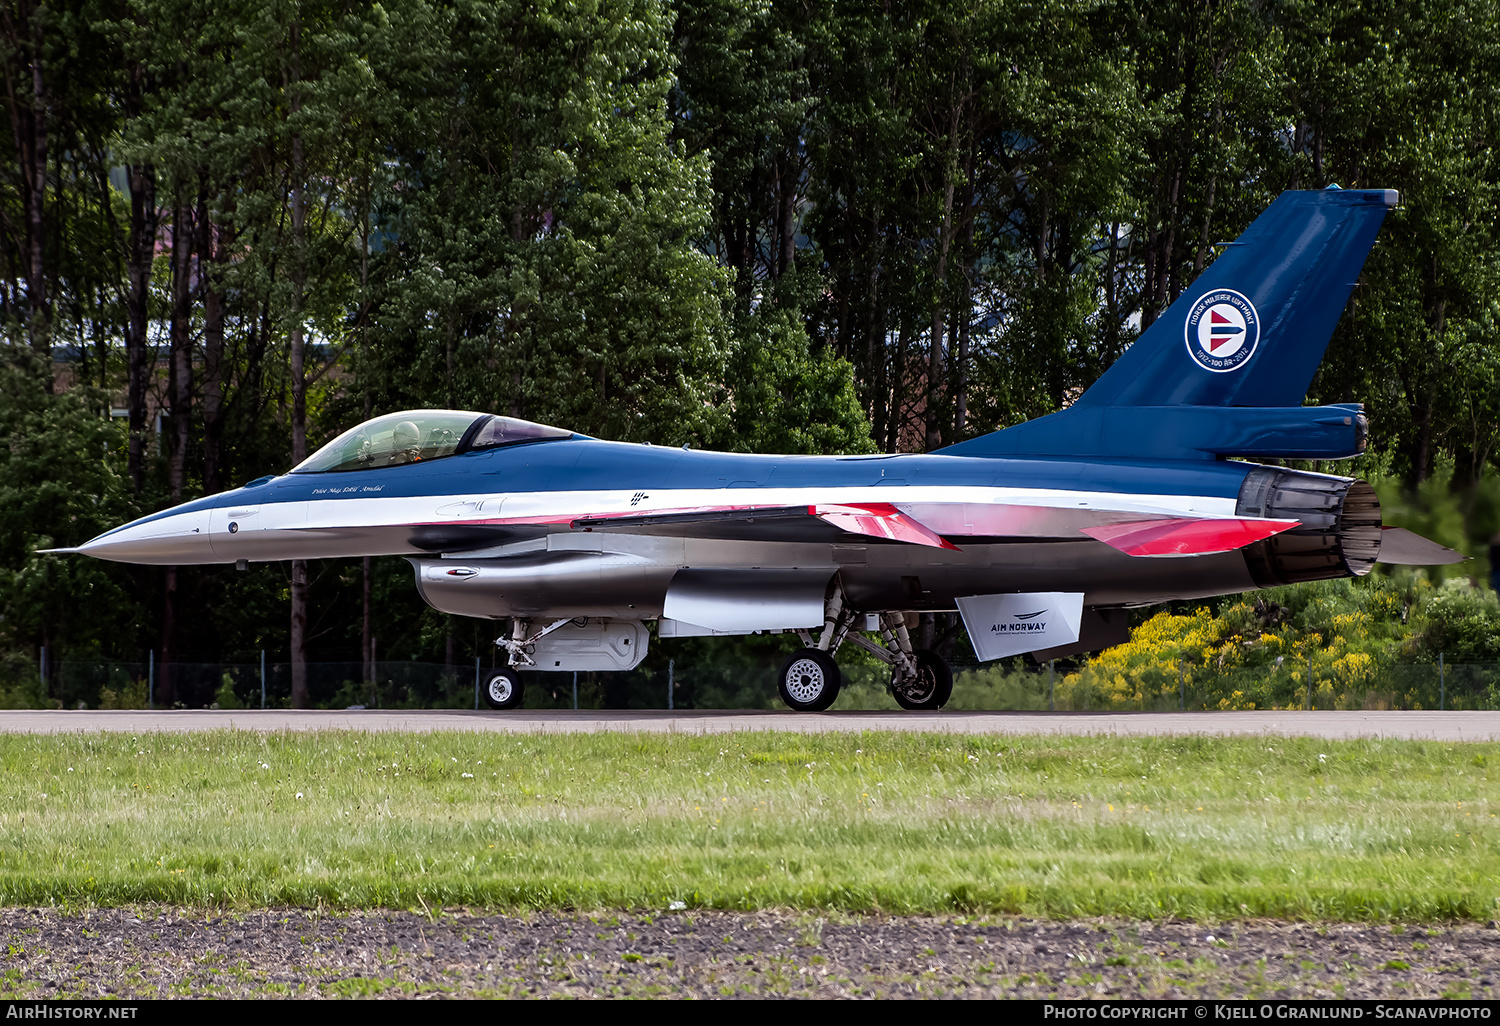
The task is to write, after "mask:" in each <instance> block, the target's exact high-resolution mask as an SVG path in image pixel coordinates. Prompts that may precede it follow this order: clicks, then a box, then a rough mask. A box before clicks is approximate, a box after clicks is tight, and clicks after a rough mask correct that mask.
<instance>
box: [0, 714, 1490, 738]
mask: <svg viewBox="0 0 1500 1026" xmlns="http://www.w3.org/2000/svg"><path fill="white" fill-rule="evenodd" d="M229 729H232V730H260V731H279V730H297V731H306V730H370V731H391V730H411V731H435V730H462V731H471V732H490V733H511V734H514V733H524V734H563V733H588V732H594V731H606V730H610V731H629V732H644V733H677V734H726V733H731V732H734V731H751V730H787V731H797V732H801V733H808V734H812V733H828V732H835V731H844V732H857V731H863V730H872V731H884V730H923V731H929V730H930V731H937V732H939V733H949V734H1081V735H1109V734H1113V735H1120V736H1145V735H1171V734H1218V735H1245V734H1252V735H1253V734H1269V735H1281V736H1298V737H1321V738H1331V739H1337V738H1352V737H1378V738H1405V739H1415V740H1431V741H1496V740H1500V712H1298V711H1285V712H1259V711H1256V712H1186V713H1150V712H1138V713H1131V712H1113V713H1090V712H1057V713H1047V712H931V713H918V712H834V713H793V712H769V711H768V712H757V711H744V710H736V711H724V712H713V711H697V710H692V711H677V712H667V711H665V710H663V711H652V710H597V709H580V710H571V709H567V710H540V709H523V710H516V711H512V712H485V711H482V712H469V711H462V710H424V711H412V710H385V709H350V710H343V711H322V710H316V711H294V710H235V711H230V710H208V709H201V710H200V709H190V710H177V711H171V712H146V711H95V710H79V711H77V712H50V711H48V712H42V711H31V710H18V711H7V712H0V733H11V734H60V733H74V732H79V731H100V730H102V731H112V732H116V733H132V734H135V733H141V732H143V731H182V730H229Z"/></svg>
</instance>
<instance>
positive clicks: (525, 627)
mask: <svg viewBox="0 0 1500 1026" xmlns="http://www.w3.org/2000/svg"><path fill="white" fill-rule="evenodd" d="M567 622H568V621H567V620H557V621H555V622H553V623H550V624H548V625H547V626H546V627H542V628H540V629H537V628H536V627H534V626H533V625H532V622H531V621H530V620H523V619H520V618H517V619H515V620H512V621H511V623H510V637H508V638H496V639H495V645H496V646H497V647H499V648H503V649H505V652H506V656H507V661H508V662H509V663H510V665H509V666H502V667H500V668H499V669H498V670H492V671H491V672H490V675H489V678H488V679H487V680H486V681H485V685H484V700H485V702H486V703H487V704H488V705H489V707H490V708H491V709H516V708H519V707H520V705H521V699H522V697H523V696H524V693H525V686H524V685H523V684H522V683H521V675H520V673H518V672H517V670H518V669H519V668H520V667H522V666H535V665H536V660H535V659H533V658H532V657H531V656H532V653H533V652H534V651H535V650H536V649H535V645H536V643H537V641H538V640H539V639H541V638H544V637H546V636H547V635H548V634H551V633H552V632H553V631H555V630H557V629H558V628H559V627H561V626H563V625H564V624H566V623H567Z"/></svg>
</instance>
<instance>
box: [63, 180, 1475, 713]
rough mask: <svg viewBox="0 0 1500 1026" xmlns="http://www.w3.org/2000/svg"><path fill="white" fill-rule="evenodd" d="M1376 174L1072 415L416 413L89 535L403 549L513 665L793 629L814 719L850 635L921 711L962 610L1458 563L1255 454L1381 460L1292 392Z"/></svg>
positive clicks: (1210, 276) (291, 552)
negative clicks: (951, 428)
mask: <svg viewBox="0 0 1500 1026" xmlns="http://www.w3.org/2000/svg"><path fill="white" fill-rule="evenodd" d="M1395 203H1396V194H1395V193H1394V192H1391V191H1387V190H1347V191H1344V190H1336V189H1331V190H1328V191H1323V192H1287V193H1284V194H1282V195H1281V197H1280V198H1278V199H1277V200H1276V201H1275V202H1274V203H1273V204H1272V205H1271V206H1270V207H1269V208H1268V209H1267V210H1266V211H1265V213H1263V214H1262V215H1261V216H1260V217H1259V218H1258V219H1256V221H1255V222H1254V223H1253V224H1252V225H1251V226H1250V227H1249V228H1248V229H1247V230H1246V231H1245V233H1244V234H1243V235H1242V236H1240V238H1239V239H1238V240H1237V241H1235V242H1233V243H1230V244H1229V245H1228V246H1227V248H1226V249H1225V252H1224V253H1223V255H1222V256H1220V257H1219V259H1218V260H1217V261H1215V262H1214V263H1213V265H1212V266H1210V267H1209V268H1208V270H1207V271H1205V272H1204V273H1203V275H1202V276H1201V277H1200V278H1199V279H1198V280H1197V281H1196V282H1195V283H1194V284H1193V286H1192V287H1191V288H1189V289H1188V290H1187V291H1185V292H1184V293H1183V294H1182V296H1181V298H1179V299H1178V301H1177V302H1175V303H1173V304H1172V305H1171V307H1169V308H1168V309H1167V310H1166V312H1165V313H1164V314H1163V315H1162V316H1161V317H1160V318H1158V319H1157V320H1156V322H1155V323H1153V324H1152V325H1151V327H1150V328H1149V329H1147V330H1146V331H1145V332H1144V333H1143V334H1142V335H1141V336H1140V338H1139V339H1138V340H1137V341H1136V342H1135V344H1134V345H1133V346H1131V347H1130V349H1129V350H1127V351H1126V353H1125V354H1124V355H1123V356H1122V357H1120V359H1119V360H1118V361H1116V362H1115V364H1114V365H1113V366H1112V367H1111V368H1110V369H1109V370H1108V371H1107V372H1106V373H1105V374H1104V375H1103V376H1102V377H1101V378H1099V380H1098V381H1097V382H1096V383H1095V384H1094V385H1093V387H1092V388H1090V389H1088V391H1086V392H1085V393H1084V394H1083V395H1082V396H1080V397H1079V398H1078V400H1077V401H1076V402H1075V403H1074V404H1073V405H1072V406H1070V407H1069V408H1067V409H1065V410H1063V411H1061V412H1059V413H1054V414H1052V415H1050V416H1046V417H1041V418H1039V419H1037V420H1033V421H1029V422H1027V423H1024V424H1018V425H1016V426H1014V427H1010V428H1007V429H1005V430H1003V431H997V432H994V433H993V434H988V435H984V436H982V437H979V438H974V439H971V440H969V441H966V442H961V443H959V444H957V445H953V446H949V447H948V448H945V449H939V450H938V451H936V452H932V453H927V454H900V455H877V456H762V455H742V454H731V453H718V452H703V451H696V450H689V449H686V448H683V449H675V448H665V447H660V446H652V445H635V444H624V443H620V442H609V441H603V440H600V439H596V438H589V437H586V436H583V435H579V434H576V433H574V432H571V431H568V430H565V429H562V428H555V427H546V426H543V425H541V424H532V423H527V422H525V421H520V420H515V419H512V418H508V417H498V416H491V415H489V414H482V413H472V412H469V413H466V412H459V411H454V410H411V411H406V412H402V413H392V414H389V415H386V416H383V417H377V418H375V419H374V420H371V421H368V422H366V423H364V424H361V425H359V426H358V427H355V428H352V429H351V430H349V431H347V432H345V433H344V434H342V435H340V436H339V437H338V438H336V439H334V440H333V441H332V442H330V443H328V444H327V445H326V446H324V447H323V448H322V449H320V450H318V452H316V453H315V454H314V455H313V456H311V457H310V458H309V459H307V460H306V461H305V462H303V463H302V464H300V465H299V466H297V467H294V468H293V469H292V470H291V472H290V473H287V474H284V475H282V476H280V477H265V478H261V479H259V480H256V481H252V482H250V483H249V484H247V485H245V486H244V487H243V488H238V489H235V490H234V491H231V492H226V493H223V494H221V495H214V496H210V497H208V498H204V499H199V500H196V501H194V502H188V503H185V504H183V505H181V506H177V507H176V508H174V509H169V510H166V511H164V512H161V513H156V514H154V515H152V516H148V517H143V518H141V519H139V520H137V521H135V522H134V523H130V524H127V525H125V526H123V527H119V528H116V529H115V530H113V531H110V532H108V533H106V534H102V535H100V536H99V537H97V538H95V539H93V540H92V541H90V542H88V543H86V544H85V545H83V546H81V547H79V548H78V549H77V550H68V551H78V552H82V553H85V554H87V555H90V556H97V557H99V558H101V559H114V560H122V561H126V562H133V563H162V564H185V563H237V564H239V565H240V566H241V567H244V566H245V565H247V563H248V562H250V561H262V560H283V559H326V558H340V557H350V556H381V555H393V554H400V555H406V556H408V557H409V559H410V562H411V564H412V566H413V568H414V569H415V571H416V577H417V586H418V588H419V589H420V591H421V593H422V597H423V598H424V599H426V600H427V602H428V603H430V604H431V605H432V606H434V607H435V608H437V609H440V610H442V611H444V612H446V613H452V614H456V615H461V616H472V617H479V618H482V619H487V620H497V621H508V624H507V628H506V630H505V632H504V634H503V636H502V637H501V638H500V639H499V640H498V641H497V642H496V644H497V645H500V646H502V647H503V648H504V649H505V651H506V652H507V653H508V655H509V659H508V660H507V661H508V663H509V666H508V667H507V668H504V669H500V670H498V671H496V672H494V674H493V675H492V677H491V678H490V680H489V683H488V687H487V692H488V699H489V703H490V705H491V706H493V707H495V708H499V709H505V708H511V707H514V706H516V705H518V704H519V703H520V701H521V697H522V682H521V678H520V676H519V675H518V674H517V672H516V671H517V670H519V669H533V670H557V671H567V670H627V669H631V668H633V667H635V666H636V665H638V664H639V663H640V661H641V660H642V658H644V657H645V655H646V650H647V646H648V644H649V643H650V642H651V639H652V635H651V632H650V631H649V629H648V624H650V623H651V622H652V621H655V623H656V631H655V635H656V637H657V638H658V639H671V638H681V637H687V636H694V635H699V636H701V635H723V634H749V633H752V632H786V633H790V634H793V635H795V636H796V637H797V638H798V639H800V647H799V648H798V649H797V650H796V651H794V652H792V653H791V654H790V656H789V657H788V658H787V660H786V664H785V665H784V666H783V667H782V670H781V674H780V678H779V680H778V682H777V683H778V687H779V690H780V693H781V698H782V700H783V701H785V703H786V704H787V705H788V706H790V707H791V708H793V709H797V710H822V709H826V708H828V706H829V705H830V704H831V703H832V702H833V700H834V698H835V697H836V696H837V694H838V691H839V686H840V674H839V668H838V665H837V664H836V663H835V662H834V657H835V655H836V654H837V653H838V652H839V649H840V646H842V645H845V644H855V645H859V646H861V647H863V648H865V649H867V650H868V651H870V652H872V653H874V654H875V655H876V656H877V657H879V658H880V659H882V660H884V661H885V662H887V663H889V664H890V667H891V693H892V695H893V697H894V698H895V701H896V702H897V703H898V704H899V705H900V706H901V707H903V708H906V709H935V708H938V707H940V706H942V705H943V704H944V702H945V701H946V700H947V699H948V696H949V693H950V690H951V687H952V674H951V671H950V669H949V667H948V666H947V664H946V663H945V662H944V661H943V659H942V658H941V657H939V656H938V655H937V654H936V653H934V652H931V651H926V650H923V649H920V648H916V647H914V646H913V643H912V638H911V635H910V633H909V630H910V629H911V627H912V626H913V625H914V622H915V621H914V618H915V616H916V615H917V614H918V613H920V612H923V611H938V610H955V609H956V610H957V611H958V612H959V613H960V614H961V615H962V617H963V622H964V625H965V626H966V628H967V629H968V632H969V637H970V639H971V640H972V642H973V644H974V650H975V652H976V653H977V654H978V655H979V657H980V658H981V659H984V660H989V659H997V658H1000V657H1002V656H1009V655H1016V654H1020V653H1031V654H1033V655H1035V656H1036V657H1037V658H1040V659H1046V658H1049V657H1054V656H1060V655H1066V654H1070V653H1076V652H1083V651H1090V650H1094V649H1099V648H1102V647H1105V646H1108V645H1111V644H1115V643H1118V642H1123V641H1124V640H1125V639H1126V610H1128V609H1130V608H1131V607H1135V606H1145V605H1150V604H1152V603H1158V602H1165V601H1168V600H1172V599H1192V598H1200V597H1205V596H1212V595H1222V594H1227V593H1231V592H1243V591H1250V590H1252V589H1255V588H1265V587H1270V586H1273V585H1280V584H1289V583H1293V582H1299V581H1317V580H1326V579H1330V578H1336V577H1351V576H1354V577H1357V576H1360V575H1362V574H1366V573H1369V571H1370V569H1371V567H1372V566H1374V564H1375V563H1376V562H1377V561H1384V562H1388V563H1441V562H1451V561H1455V560H1456V559H1458V558H1461V557H1459V556H1458V554H1457V553H1454V552H1452V551H1451V550H1448V549H1443V548H1441V547H1440V546H1437V545H1435V544H1433V543H1431V542H1428V541H1426V540H1424V539H1421V538H1418V537H1417V536H1415V535H1412V534H1409V533H1408V532H1405V531H1402V530H1399V529H1392V528H1385V529H1382V526H1381V518H1380V506H1379V503H1378V501H1377V500H1376V497H1375V492H1374V490H1373V489H1372V488H1371V487H1370V486H1369V485H1368V484H1367V483H1365V482H1363V481H1359V480H1354V479H1351V478H1347V477H1334V476H1329V475H1326V474H1313V473H1306V472H1303V471H1297V470H1289V469H1284V468H1282V467H1276V466H1262V465H1258V464H1256V463H1254V462H1251V461H1253V460H1254V459H1255V458H1256V457H1261V458H1273V459H1297V460H1331V459H1344V458H1347V457H1352V456H1355V455H1358V454H1359V453H1361V452H1363V451H1364V449H1365V440H1366V419H1365V416H1364V414H1363V413H1362V412H1361V407H1360V406H1358V405H1334V406H1314V407H1307V406H1303V405H1302V401H1303V398H1304V396H1305V394H1306V392H1307V390H1308V386H1309V384H1310V383H1311V381H1312V377H1313V373H1314V371H1315V370H1316V369H1317V366H1318V362H1319V361H1320V360H1321V359H1322V356H1323V352H1324V350H1325V348H1326V347H1327V345H1328V341H1329V338H1330V336H1331V335H1332V332H1333V328H1334V325H1335V323H1336V322H1337V321H1338V319H1339V316H1340V314H1341V313H1342V311H1343V309H1344V306H1345V304H1346V302H1347V301H1348V299H1349V294H1350V291H1351V290H1352V289H1353V288H1354V285H1355V282H1356V279H1357V278H1358V277H1359V273H1360V268H1361V267H1362V266H1363V264H1364V260H1365V256H1366V254H1367V253H1368V252H1369V250H1370V247H1371V246H1372V245H1373V244H1374V241H1375V234H1376V231H1377V230H1378V229H1379V227H1380V223H1381V221H1382V220H1383V219H1384V217H1385V214H1386V211H1387V210H1388V209H1389V208H1390V207H1392V206H1394V205H1395Z"/></svg>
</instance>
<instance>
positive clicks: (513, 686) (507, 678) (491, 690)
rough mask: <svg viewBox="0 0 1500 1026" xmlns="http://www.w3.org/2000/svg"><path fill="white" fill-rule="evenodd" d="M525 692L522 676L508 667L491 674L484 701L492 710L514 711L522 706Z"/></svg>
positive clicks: (485, 688)
mask: <svg viewBox="0 0 1500 1026" xmlns="http://www.w3.org/2000/svg"><path fill="white" fill-rule="evenodd" d="M524 691H525V689H524V688H523V687H522V686H521V675H520V674H519V673H517V672H516V671H515V670H514V669H512V668H511V667H509V666H506V667H503V668H502V669H499V670H496V671H494V672H493V673H491V674H490V679H489V683H487V684H485V686H484V700H485V701H486V702H488V703H489V706H490V708H491V709H514V708H515V707H516V706H518V705H520V704H521V695H522V694H523V693H524Z"/></svg>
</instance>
